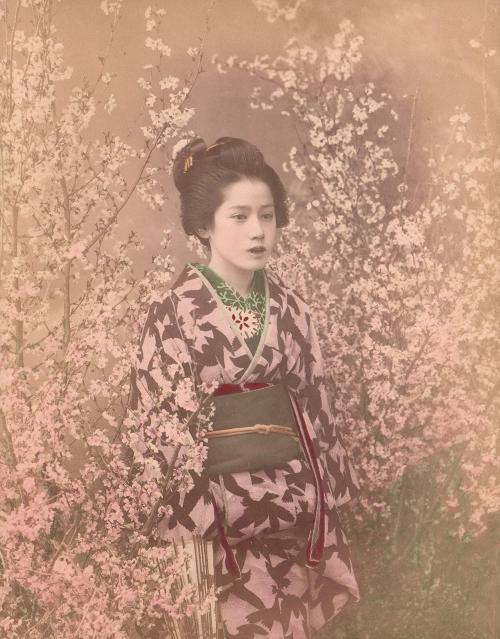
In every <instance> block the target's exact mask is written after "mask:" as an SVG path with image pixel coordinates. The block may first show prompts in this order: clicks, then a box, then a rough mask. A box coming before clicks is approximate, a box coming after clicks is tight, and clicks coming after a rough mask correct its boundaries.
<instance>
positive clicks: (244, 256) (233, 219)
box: [200, 179, 277, 277]
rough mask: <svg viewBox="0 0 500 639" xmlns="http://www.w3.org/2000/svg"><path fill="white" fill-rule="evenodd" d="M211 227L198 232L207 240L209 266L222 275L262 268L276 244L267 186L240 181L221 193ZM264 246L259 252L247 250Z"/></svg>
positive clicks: (249, 181)
mask: <svg viewBox="0 0 500 639" xmlns="http://www.w3.org/2000/svg"><path fill="white" fill-rule="evenodd" d="M222 193H223V196H224V201H223V202H222V204H221V205H220V206H219V208H218V209H216V211H215V213H214V219H213V224H212V227H211V228H210V227H209V228H205V229H202V230H201V231H200V235H202V237H206V238H208V239H209V241H210V252H211V258H210V265H211V266H212V267H214V268H215V270H217V272H218V273H219V274H220V275H221V276H223V277H224V276H232V277H234V276H236V277H238V276H239V275H240V276H241V275H243V273H242V272H243V271H245V272H246V273H248V272H249V271H256V270H257V269H260V268H263V267H264V266H265V264H266V262H267V260H268V259H269V256H270V254H271V251H272V249H273V246H274V243H275V241H276V231H277V229H276V213H275V209H274V202H273V196H272V193H271V189H270V188H269V186H268V185H267V184H266V183H265V182H262V181H252V180H249V179H243V180H240V181H239V182H235V183H233V184H230V185H229V186H227V187H225V188H224V189H223V190H222ZM256 247H263V248H264V250H263V251H262V252H260V253H257V252H252V251H251V250H250V249H252V248H256Z"/></svg>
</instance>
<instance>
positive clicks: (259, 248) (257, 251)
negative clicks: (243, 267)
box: [248, 246, 266, 255]
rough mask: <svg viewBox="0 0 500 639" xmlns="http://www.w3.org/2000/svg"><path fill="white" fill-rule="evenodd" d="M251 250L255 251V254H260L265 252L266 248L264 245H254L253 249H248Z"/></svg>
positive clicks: (251, 251)
mask: <svg viewBox="0 0 500 639" xmlns="http://www.w3.org/2000/svg"><path fill="white" fill-rule="evenodd" d="M248 250H249V251H250V253H254V254H255V255H260V254H261V253H265V252H266V249H265V247H263V246H259V247H254V248H251V249H248Z"/></svg>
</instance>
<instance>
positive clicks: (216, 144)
mask: <svg viewBox="0 0 500 639" xmlns="http://www.w3.org/2000/svg"><path fill="white" fill-rule="evenodd" d="M223 144H226V143H225V142H214V143H213V144H211V145H210V146H207V148H206V150H205V153H206V152H207V151H210V149H213V148H214V147H216V146H222V145H223Z"/></svg>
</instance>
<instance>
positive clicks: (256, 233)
mask: <svg viewBox="0 0 500 639" xmlns="http://www.w3.org/2000/svg"><path fill="white" fill-rule="evenodd" d="M250 235H251V237H256V238H257V237H264V229H263V227H262V223H261V221H260V220H259V219H258V218H255V219H254V220H252V221H251V223H250Z"/></svg>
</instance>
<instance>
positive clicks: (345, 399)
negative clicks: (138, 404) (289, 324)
mask: <svg viewBox="0 0 500 639" xmlns="http://www.w3.org/2000/svg"><path fill="white" fill-rule="evenodd" d="M158 10H159V11H158ZM0 18H1V21H2V29H1V35H0V41H1V51H2V66H1V69H0V71H1V73H0V78H1V83H2V84H1V95H0V100H1V108H2V111H1V130H0V132H1V139H0V150H1V155H0V160H1V200H0V205H1V213H2V216H1V228H0V232H1V239H0V265H1V269H2V270H1V281H0V294H1V297H0V327H1V328H0V331H1V332H0V339H1V341H0V346H1V353H2V366H1V371H0V391H1V393H2V398H1V407H0V451H1V455H2V457H1V465H0V484H1V486H2V488H1V489H0V499H1V504H0V517H1V521H2V524H3V525H2V527H1V530H0V542H1V543H0V546H1V548H2V550H1V551H0V568H1V573H0V575H1V582H0V605H1V606H2V613H1V616H0V630H1V631H2V632H3V633H5V636H9V637H10V636H12V637H21V636H22V637H26V636H29V637H67V636H78V637H82V638H85V639H86V638H87V637H89V638H90V637H94V636H99V637H110V638H111V637H124V636H142V637H148V636H150V635H148V631H147V628H148V627H149V626H148V624H149V623H150V622H151V619H153V618H154V615H155V612H156V611H155V610H154V606H153V604H151V602H152V601H153V600H155V601H156V599H155V598H156V597H157V595H158V592H159V589H160V590H161V588H163V585H164V583H165V581H166V580H164V579H163V577H164V576H165V575H174V574H175V571H176V570H178V566H177V567H176V566H175V565H174V564H173V563H170V564H169V563H168V562H167V564H166V565H164V564H162V566H161V571H160V572H158V570H159V568H158V560H157V557H156V556H155V555H154V549H153V550H152V549H151V548H150V547H149V546H148V544H147V543H146V542H145V541H144V540H142V541H141V539H140V538H138V537H137V536H136V532H137V530H138V527H139V526H140V525H142V524H143V522H144V517H145V513H146V514H147V513H149V512H150V511H151V509H152V504H153V503H154V496H155V495H156V493H155V492H154V490H155V486H156V488H158V482H159V481H160V480H159V479H158V478H156V479H155V478H153V479H151V485H147V486H146V485H144V484H141V483H140V482H139V481H138V480H137V479H136V478H134V479H133V480H131V479H130V475H129V474H128V471H129V469H128V467H127V466H126V464H124V463H122V461H121V452H122V446H123V445H125V446H128V447H130V448H132V449H133V448H134V441H136V440H134V439H133V437H134V436H135V434H136V433H135V431H134V427H136V426H137V423H136V424H135V426H134V422H133V421H127V419H129V418H128V417H127V403H128V399H129V398H128V389H129V374H130V367H131V363H132V362H133V359H134V355H135V353H134V349H135V345H136V343H137V339H138V334H139V331H140V330H141V327H142V325H143V321H144V316H145V312H146V311H147V308H148V306H149V305H150V303H151V302H152V301H154V300H156V299H159V298H160V297H161V295H162V293H163V292H164V291H165V290H166V289H168V287H169V285H170V284H171V282H172V278H175V276H176V273H178V272H179V270H180V268H182V266H183V265H184V263H185V262H186V261H187V260H193V259H200V258H201V259H202V258H203V251H201V249H200V247H199V246H197V244H196V242H193V241H187V240H186V237H185V236H184V234H183V232H182V228H181V224H180V219H179V202H178V194H177V192H176V190H175V187H174V184H173V180H172V177H171V174H170V169H171V163H172V156H173V154H174V153H175V152H176V151H177V150H178V149H179V147H180V146H182V144H183V140H186V141H187V140H188V139H190V138H191V137H192V136H193V135H198V136H201V137H203V138H204V139H205V141H206V143H207V145H208V144H211V143H213V142H214V141H215V139H216V138H218V137H221V136H234V137H241V138H244V139H246V140H249V141H251V142H252V143H254V144H255V145H257V146H258V147H259V149H261V150H262V152H263V154H264V157H265V159H266V161H267V162H268V163H269V164H270V165H271V166H273V167H274V168H275V169H276V170H277V172H278V173H279V174H280V176H281V178H282V180H283V182H284V184H285V187H286V188H287V191H288V193H289V196H290V201H291V206H292V216H291V217H292V223H291V225H290V227H289V228H288V229H285V230H283V232H282V237H281V242H280V244H279V245H278V247H277V250H276V253H275V255H274V256H273V259H272V261H271V266H272V268H275V269H276V270H277V272H278V273H279V274H281V275H282V277H283V278H284V279H286V281H288V282H290V284H291V285H293V286H294V287H296V289H297V291H299V292H300V294H301V295H302V296H303V297H304V299H306V301H307V303H308V304H309V306H310V308H311V310H312V313H313V315H314V318H315V323H316V325H317V327H318V334H319V338H320V342H321V346H322V351H323V355H324V360H325V366H326V374H327V378H328V384H329V392H330V398H331V402H332V407H333V410H334V414H335V416H336V420H337V426H338V428H339V430H340V431H341V432H342V434H343V437H344V440H345V442H346V447H347V448H348V450H349V451H350V454H351V456H352V459H353V463H354V465H355V467H356V468H357V469H358V471H359V472H358V475H359V478H360V482H361V488H362V491H361V492H362V494H361V496H360V498H359V499H358V500H356V503H351V504H349V505H348V506H347V507H346V508H345V509H343V510H342V513H341V516H342V518H343V522H344V524H345V530H346V534H347V536H348V539H349V543H350V548H351V552H352V561H353V564H354V570H355V573H356V575H357V577H358V580H359V585H360V590H361V601H360V602H359V603H358V604H356V605H355V606H352V607H349V608H348V609H347V610H346V611H343V612H342V614H340V615H339V616H338V617H336V618H335V619H334V620H333V621H332V622H331V624H329V625H328V627H326V628H324V630H323V631H322V633H321V639H327V638H333V637H335V638H336V639H493V638H494V637H497V636H498V635H499V631H500V619H499V611H498V601H499V572H498V560H499V545H498V533H499V519H498V510H499V505H500V493H499V488H498V486H499V482H498V477H499V461H498V460H499V458H500V455H499V454H498V453H499V452H500V448H499V442H498V432H499V423H498V415H499V409H500V399H499V397H500V394H499V388H500V383H499V381H500V380H499V375H498V358H499V357H500V336H499V332H498V301H499V299H498V290H499V286H500V268H499V259H498V255H499V252H498V249H499V237H498V220H499V219H500V218H499V213H500V211H499V202H500V199H499V195H500V194H499V192H498V191H499V185H500V180H499V178H500V158H499V154H498V148H499V147H498V142H499V127H500V119H499V115H500V104H499V101H500V98H499V92H500V89H499V87H500V51H499V46H498V45H499V38H500V5H499V3H498V2H497V1H495V0H480V1H474V0H453V1H452V0H370V1H369V0H349V1H347V0H295V1H293V0H203V1H202V0H184V1H180V0H165V1H164V2H156V3H154V4H152V3H151V2H147V1H143V0H123V1H122V0H103V1H102V2H101V1H100V0H60V1H55V0H20V1H19V2H17V1H14V0H5V1H4V2H3V3H2V4H1V5H0ZM291 38H294V39H295V40H293V41H292V40H291ZM294 43H296V48H294V47H295V44H294ZM59 44H61V45H62V46H59ZM263 56H267V57H263ZM324 69H327V72H325V74H323V71H324ZM322 74H323V75H322ZM325 76H326V77H325ZM136 452H137V451H136ZM141 454H142V453H141ZM192 455H193V459H194V456H195V454H194V453H192ZM179 472H181V471H179ZM155 481H156V482H157V483H156V484H154V482H155ZM131 503H133V504H134V508H131V507H130V504H131ZM141 544H142V545H141ZM144 575H147V576H148V577H149V578H146V577H144ZM161 596H162V597H163V598H162V599H161V610H162V612H163V613H164V614H167V615H168V614H169V611H170V612H171V611H172V609H173V608H172V607H173V605H174V604H173V603H172V601H171V600H169V594H168V593H164V592H163V591H161ZM158 600H160V597H159V595H158ZM158 605H160V604H158ZM132 628H133V630H132ZM141 629H142V630H141ZM134 632H135V633H136V634H134ZM141 632H142V634H141ZM0 634H2V633H1V632H0Z"/></svg>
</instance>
